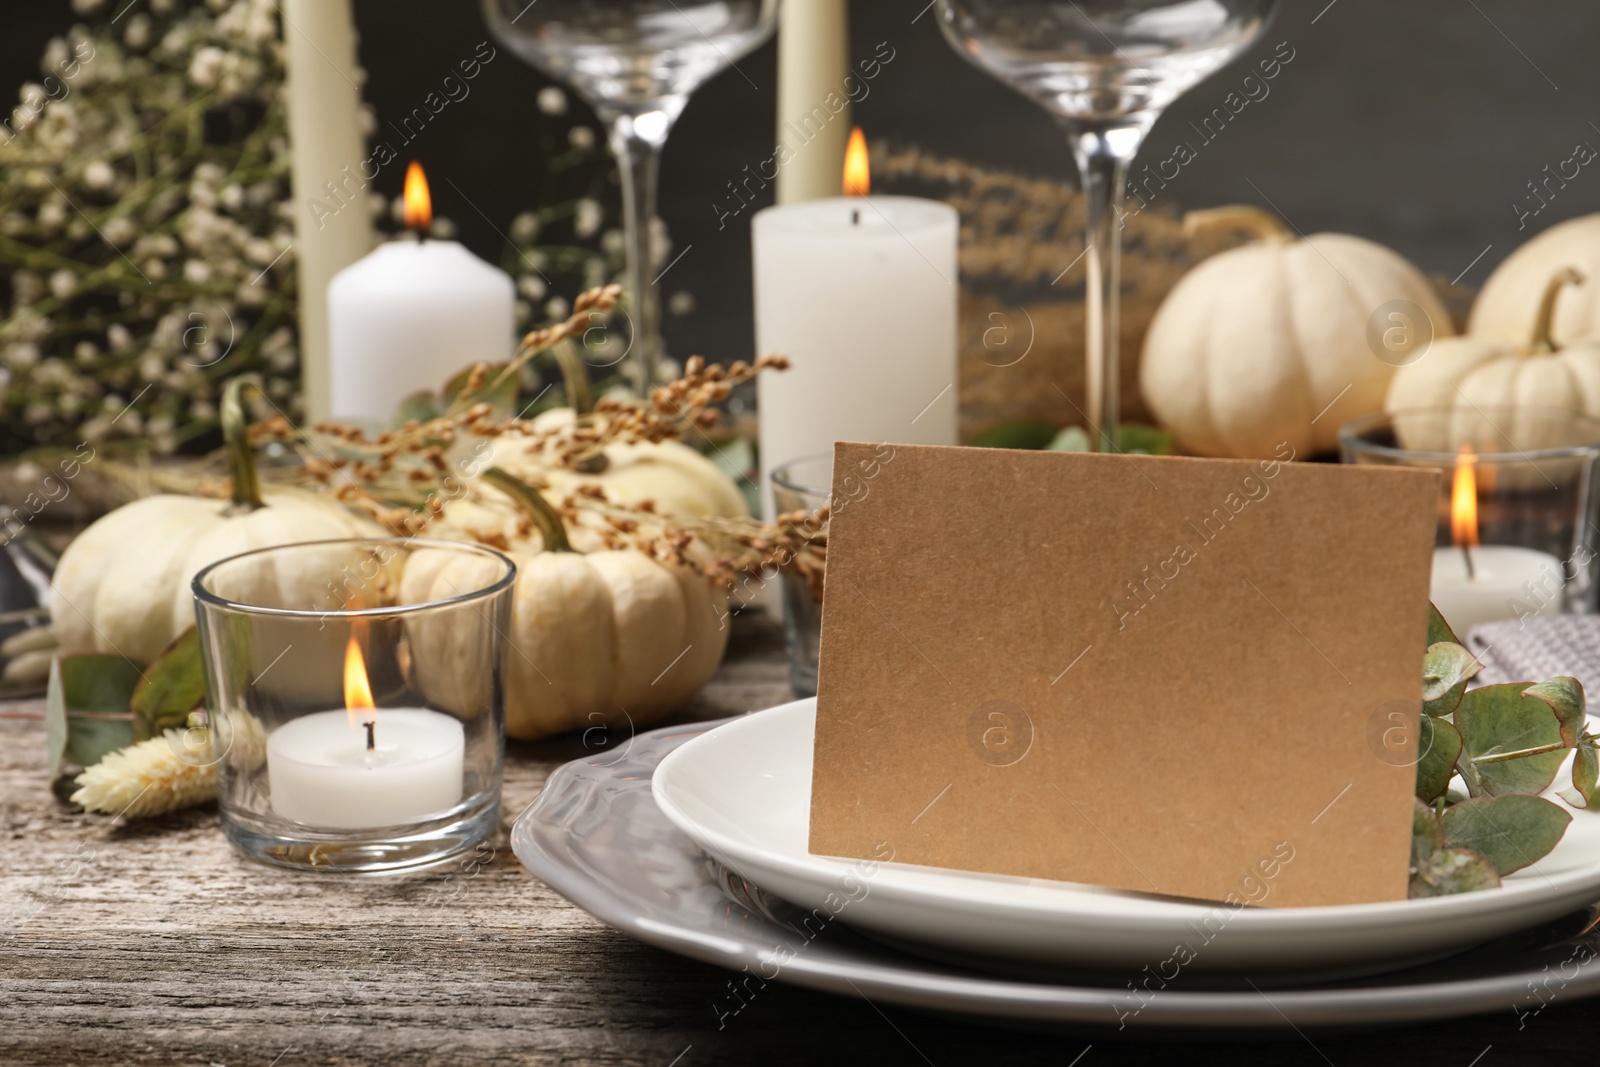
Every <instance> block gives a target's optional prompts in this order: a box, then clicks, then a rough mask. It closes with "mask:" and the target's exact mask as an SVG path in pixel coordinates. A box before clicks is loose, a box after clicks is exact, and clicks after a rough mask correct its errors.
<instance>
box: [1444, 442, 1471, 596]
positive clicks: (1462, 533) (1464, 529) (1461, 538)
mask: <svg viewBox="0 0 1600 1067" xmlns="http://www.w3.org/2000/svg"><path fill="white" fill-rule="evenodd" d="M1477 462H1478V457H1477V456H1476V455H1474V454H1473V451H1472V446H1471V445H1462V446H1461V452H1460V454H1459V455H1458V456H1457V457H1456V473H1455V478H1454V479H1453V480H1452V481H1451V484H1450V539H1451V540H1452V541H1454V542H1455V543H1456V545H1457V547H1459V548H1460V549H1461V558H1462V560H1463V561H1464V562H1465V563H1466V565H1467V580H1468V581H1472V580H1474V579H1475V578H1476V577H1477V571H1476V569H1475V568H1474V567H1473V565H1472V546H1473V545H1475V544H1477V543H1478V475H1477V471H1476V469H1475V465H1476V464H1477Z"/></svg>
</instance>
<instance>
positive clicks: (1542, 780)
mask: <svg viewBox="0 0 1600 1067" xmlns="http://www.w3.org/2000/svg"><path fill="white" fill-rule="evenodd" d="M1527 688H1528V686H1526V685H1524V684H1523V683H1521V682H1513V683H1510V684H1508V685H1486V686H1483V687H1481V688H1479V689H1473V690H1471V691H1469V692H1468V693H1467V694H1466V695H1465V696H1463V697H1462V698H1461V704H1460V706H1459V707H1457V708H1456V713H1455V723H1456V729H1457V730H1459V731H1460V732H1461V741H1462V747H1463V752H1462V756H1461V759H1460V761H1459V763H1458V768H1457V769H1458V770H1460V771H1461V777H1462V778H1463V779H1465V780H1466V783H1467V788H1468V790H1469V791H1470V792H1471V793H1472V794H1473V795H1474V796H1478V795H1485V794H1486V795H1488V796H1502V795H1505V794H1509V793H1526V794H1538V793H1542V792H1544V791H1545V790H1546V789H1548V788H1550V783H1551V782H1553V781H1555V777H1556V772H1557V771H1558V770H1560V769H1561V764H1562V763H1563V762H1564V761H1565V760H1566V757H1567V752H1566V747H1565V742H1563V741H1562V739H1561V727H1560V724H1559V723H1557V721H1556V717H1555V716H1554V715H1553V714H1551V712H1550V706H1549V705H1548V704H1546V703H1545V702H1544V701H1542V700H1538V699H1536V698H1533V697H1524V696H1523V695H1522V694H1523V690H1525V689H1527ZM1541 749H1549V751H1539V750H1541ZM1529 750H1532V754H1529V755H1524V756H1514V757H1513V758H1509V759H1508V758H1505V757H1506V756H1508V755H1510V754H1512V753H1518V752H1527V751H1529Z"/></svg>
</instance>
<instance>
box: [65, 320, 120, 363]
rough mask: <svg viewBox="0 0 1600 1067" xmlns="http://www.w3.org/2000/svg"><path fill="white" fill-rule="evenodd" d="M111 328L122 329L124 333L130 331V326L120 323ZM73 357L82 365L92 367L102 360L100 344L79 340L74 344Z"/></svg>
mask: <svg viewBox="0 0 1600 1067" xmlns="http://www.w3.org/2000/svg"><path fill="white" fill-rule="evenodd" d="M111 329H113V330H121V331H122V332H123V334H124V335H126V334H127V332H128V328H127V327H126V326H123V325H122V324H120V323H118V324H117V325H115V326H113V327H111ZM72 358H73V359H74V360H76V361H77V363H78V365H79V366H80V367H92V366H94V365H95V364H96V363H98V362H99V361H100V346H99V345H97V344H95V343H94V342H93V341H79V342H78V343H77V344H76V345H73V346H72Z"/></svg>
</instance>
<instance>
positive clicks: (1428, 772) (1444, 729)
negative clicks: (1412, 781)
mask: <svg viewBox="0 0 1600 1067" xmlns="http://www.w3.org/2000/svg"><path fill="white" fill-rule="evenodd" d="M1417 751H1418V752H1420V753H1422V755H1421V756H1420V757H1419V758H1418V759H1417V799H1419V800H1433V799H1434V798H1436V797H1438V796H1440V795H1441V794H1442V793H1444V791H1445V790H1446V789H1448V788H1449V787H1450V777H1451V775H1453V774H1454V773H1455V769H1456V761H1457V760H1458V759H1460V758H1461V735H1460V734H1459V733H1457V732H1456V728H1455V727H1454V726H1452V725H1450V723H1449V722H1447V721H1446V720H1444V719H1436V718H1434V717H1433V716H1431V715H1424V716H1422V718H1421V720H1420V723H1419V728H1418V732H1417Z"/></svg>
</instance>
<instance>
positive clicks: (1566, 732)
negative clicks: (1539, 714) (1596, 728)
mask: <svg viewBox="0 0 1600 1067" xmlns="http://www.w3.org/2000/svg"><path fill="white" fill-rule="evenodd" d="M1522 695H1523V696H1526V697H1532V698H1534V699H1535V700H1541V701H1543V702H1544V703H1546V704H1548V705H1549V706H1550V710H1551V711H1552V712H1554V713H1555V716H1556V722H1558V723H1559V724H1560V725H1561V740H1562V742H1563V743H1564V744H1565V745H1566V746H1567V747H1568V748H1577V747H1578V739H1579V738H1580V737H1582V736H1583V728H1584V725H1585V724H1586V723H1587V721H1588V716H1587V714H1586V713H1585V712H1584V710H1583V683H1582V682H1580V681H1578V680H1577V679H1576V678H1571V677H1567V676H1565V675H1563V676H1562V677H1560V678H1548V679H1546V680H1544V681H1542V682H1540V683H1539V684H1538V685H1530V686H1529V687H1528V688H1526V689H1524V690H1523V691H1522Z"/></svg>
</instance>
